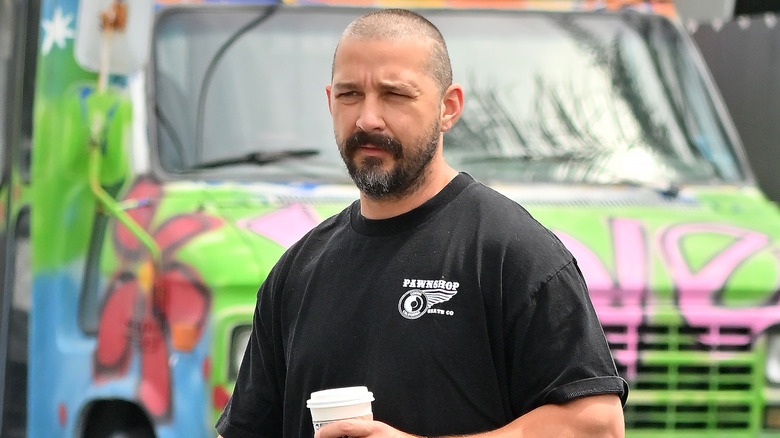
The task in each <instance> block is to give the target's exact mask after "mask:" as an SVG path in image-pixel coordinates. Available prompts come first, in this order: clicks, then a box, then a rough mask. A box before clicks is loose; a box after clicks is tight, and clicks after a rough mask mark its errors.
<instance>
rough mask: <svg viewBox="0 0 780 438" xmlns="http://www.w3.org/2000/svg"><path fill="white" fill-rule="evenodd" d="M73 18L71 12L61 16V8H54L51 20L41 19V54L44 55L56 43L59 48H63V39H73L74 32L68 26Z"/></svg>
mask: <svg viewBox="0 0 780 438" xmlns="http://www.w3.org/2000/svg"><path fill="white" fill-rule="evenodd" d="M72 20H73V14H68V15H65V16H63V15H62V9H61V8H57V9H55V10H54V17H52V19H51V20H43V24H42V25H43V32H44V37H43V48H42V50H43V54H44V55H46V54H48V53H49V51H50V50H51V49H52V47H54V45H55V44H56V45H57V47H59V48H60V49H64V48H65V40H66V39H73V37H74V36H75V34H76V32H75V31H74V30H73V29H71V28H70V27H69V25H70V22H71V21H72Z"/></svg>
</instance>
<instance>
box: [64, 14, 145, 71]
mask: <svg viewBox="0 0 780 438" xmlns="http://www.w3.org/2000/svg"><path fill="white" fill-rule="evenodd" d="M117 8H120V9H121V11H122V17H121V19H120V20H119V21H120V22H121V25H120V26H117V27H116V30H113V29H111V28H110V26H109V28H108V29H105V28H104V27H105V26H104V25H103V23H104V22H105V21H106V16H105V15H104V14H110V13H111V12H112V11H113V10H116V9H117ZM125 13H126V14H125ZM153 17H154V0H82V1H81V2H80V5H79V12H78V21H77V23H76V43H75V45H76V49H75V50H76V61H77V62H78V63H79V65H80V66H81V67H82V68H83V69H85V70H89V71H95V72H100V73H102V74H128V73H132V72H135V71H138V70H139V69H140V68H141V67H143V66H144V64H145V63H146V61H147V57H148V54H149V41H150V39H151V32H152V19H153Z"/></svg>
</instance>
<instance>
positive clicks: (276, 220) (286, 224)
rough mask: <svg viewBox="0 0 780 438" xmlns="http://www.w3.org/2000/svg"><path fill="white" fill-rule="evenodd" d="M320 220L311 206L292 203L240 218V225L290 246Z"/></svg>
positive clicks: (286, 246)
mask: <svg viewBox="0 0 780 438" xmlns="http://www.w3.org/2000/svg"><path fill="white" fill-rule="evenodd" d="M320 220H321V219H320V217H319V215H318V214H317V212H316V211H314V209H313V208H311V206H309V205H305V204H292V205H290V206H288V207H285V208H283V209H281V210H276V211H274V212H272V213H269V214H265V215H262V216H256V217H252V218H249V219H243V220H240V221H238V226H240V227H244V228H248V229H250V230H252V231H254V232H255V233H257V234H260V235H261V236H265V237H267V238H269V239H271V240H273V241H274V242H276V243H278V244H279V245H282V246H283V247H285V248H288V247H290V246H291V245H292V244H293V243H295V242H297V241H298V239H300V238H301V237H303V236H304V235H305V234H306V233H307V232H309V230H311V229H312V228H314V226H315V225H317V224H318V223H320Z"/></svg>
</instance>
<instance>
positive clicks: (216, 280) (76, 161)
mask: <svg viewBox="0 0 780 438" xmlns="http://www.w3.org/2000/svg"><path fill="white" fill-rule="evenodd" d="M272 3H275V2H271V1H266V2H262V1H238V0H236V1H234V2H229V1H203V2H187V3H186V4H185V3H184V2H182V3H179V2H176V1H160V2H158V3H157V4H153V3H152V0H133V1H126V2H123V1H116V2H114V1H112V0H31V1H17V0H5V1H0V21H1V22H2V26H0V61H1V62H0V93H2V94H3V95H2V99H0V123H2V124H0V130H1V131H2V136H0V142H1V143H0V146H2V147H1V148H0V151H2V153H1V154H0V162H1V163H2V172H3V174H2V186H1V187H0V189H1V190H0V199H2V207H0V212H2V221H1V222H0V224H2V233H1V236H0V237H2V242H3V247H2V248H3V258H2V261H3V264H2V271H1V272H2V277H1V278H0V280H2V291H3V293H2V301H1V303H2V307H0V309H1V310H2V313H0V357H1V358H3V359H2V360H1V361H0V388H2V391H0V407H1V408H2V417H0V419H1V420H0V421H2V422H1V423H0V435H1V436H3V437H17V436H29V437H46V438H51V437H89V438H95V437H97V438H100V437H109V436H128V437H136V438H138V437H142V438H148V437H160V438H163V437H168V438H171V437H210V436H215V431H214V429H213V424H214V421H215V420H216V418H217V416H218V415H219V413H220V412H221V410H222V408H223V407H224V406H225V403H226V402H227V400H228V398H229V396H230V393H231V391H232V388H233V385H234V381H235V377H236V370H237V367H238V366H239V363H240V361H241V358H242V355H243V351H244V349H245V345H246V342H247V338H248V334H249V331H250V323H251V319H252V315H253V309H254V303H255V298H256V292H257V288H258V287H259V285H260V284H261V283H262V281H263V280H264V278H265V276H266V275H267V273H268V272H269V270H270V269H271V267H272V266H273V264H274V262H275V261H276V260H277V259H278V257H280V255H281V254H282V253H283V251H284V250H285V249H286V248H287V247H289V246H290V245H291V244H292V243H293V242H295V241H296V239H298V238H300V237H301V236H302V235H303V234H304V233H306V232H307V231H308V230H310V229H311V228H312V227H314V226H315V225H316V224H318V223H319V222H320V221H322V220H323V219H325V218H327V217H329V216H331V215H333V214H335V213H336V212H338V211H340V210H341V209H342V208H344V207H345V206H346V205H348V204H349V203H350V202H351V201H353V200H354V199H356V198H357V196H358V193H357V191H356V189H355V188H354V186H353V184H352V183H351V181H350V180H349V178H348V176H347V172H346V170H345V168H344V165H343V163H342V161H341V158H340V156H339V154H338V152H337V148H336V145H335V142H334V139H333V129H332V125H331V119H330V116H329V113H328V108H327V102H326V96H325V91H324V90H325V85H326V84H327V83H328V82H329V81H330V74H331V70H330V69H331V61H332V56H333V50H334V48H335V46H336V42H337V40H338V37H339V35H340V32H341V30H342V29H343V28H344V27H345V25H346V24H347V23H348V22H350V21H351V20H352V19H353V18H355V17H356V16H358V15H359V14H361V13H363V12H364V11H365V10H366V9H365V8H369V7H374V6H376V5H382V6H384V5H390V4H391V3H392V2H389V1H383V2H373V1H362V2H359V3H362V4H363V5H362V6H354V5H352V6H347V7H344V6H337V5H317V4H314V3H317V2H311V1H310V2H304V1H300V2H298V3H299V4H291V3H289V2H288V3H282V4H272ZM304 3H306V4H304ZM333 3H346V2H344V1H340V2H333ZM602 3H604V2H590V1H581V2H578V1H568V2H522V1H516V2H508V1H504V2H498V1H491V2H473V1H472V2H466V1H454V0H453V1H451V2H449V1H444V0H441V1H429V2H425V1H424V2H417V3H416V4H417V5H418V6H426V7H427V9H421V11H422V12H423V13H424V14H425V15H426V16H427V17H428V18H430V19H431V21H433V22H434V23H435V24H436V25H438V26H439V27H440V29H441V30H442V32H443V34H444V36H445V38H446V40H447V42H448V45H449V49H450V52H451V57H452V63H453V69H454V76H455V79H456V81H458V82H459V83H461V84H462V85H463V86H464V89H465V94H466V96H465V97H466V105H465V110H464V113H463V116H462V118H461V120H460V121H459V122H458V123H457V125H456V126H455V128H454V129H453V130H452V131H450V132H448V133H447V134H446V135H445V155H446V157H447V159H448V160H449V162H450V163H451V164H452V165H453V166H454V167H456V168H458V169H460V170H462V171H465V172H468V173H470V174H471V175H472V176H474V177H475V178H476V179H478V180H480V181H482V182H484V183H485V184H488V185H490V186H492V187H494V188H496V189H497V190H499V191H500V192H502V193H504V194H506V195H507V196H509V197H511V198H512V199H515V200H517V201H518V202H520V203H521V204H522V205H524V206H525V207H526V208H527V209H528V210H529V211H531V213H532V214H533V215H535V216H536V217H537V218H538V219H539V220H540V221H541V222H542V223H544V224H545V225H546V226H548V227H549V228H550V229H552V230H553V231H554V232H555V233H556V234H557V235H558V236H559V237H560V239H561V240H562V241H563V242H564V243H565V244H566V245H567V246H568V248H569V249H570V250H571V251H572V252H573V253H574V255H575V256H576V257H577V259H578V261H579V264H580V266H581V267H582V270H583V272H584V275H585V277H586V280H587V283H588V285H589V287H590V291H591V294H592V299H593V302H594V305H595V307H596V310H597V312H598V315H599V317H600V319H601V321H602V324H603V327H604V331H605V334H606V336H607V339H608V341H609V344H610V347H611V349H612V352H613V355H614V358H615V361H616V363H617V365H618V368H619V371H620V373H621V375H622V376H623V377H625V378H626V379H627V380H628V381H629V383H630V385H631V388H632V390H631V394H630V397H629V399H628V403H627V405H626V407H625V418H626V428H627V434H628V436H629V437H661V436H664V437H667V436H678V437H692V436H707V437H711V438H715V437H729V438H735V437H736V438H739V437H780V302H779V301H780V211H778V207H777V206H776V205H775V204H773V203H771V202H769V201H768V200H767V199H766V197H765V196H764V194H763V193H762V192H761V191H760V190H759V189H758V188H757V186H756V184H755V182H754V179H753V176H752V174H751V170H750V168H749V166H748V164H747V162H746V159H745V155H744V153H743V149H742V147H741V145H740V140H739V138H738V137H737V135H736V133H735V129H734V127H733V125H732V122H731V120H730V117H729V115H728V114H727V113H726V111H725V110H724V105H723V103H722V102H721V99H720V98H719V95H718V93H717V91H716V90H715V89H714V88H713V85H712V81H711V79H710V77H709V74H708V73H707V71H706V70H705V68H704V66H703V62H702V60H701V58H700V56H699V54H698V52H697V50H696V47H695V46H694V45H693V44H692V42H691V40H690V38H689V37H688V35H687V34H686V33H685V32H684V31H683V30H682V29H681V27H680V25H679V21H680V20H676V19H675V18H674V11H673V8H671V6H670V3H669V2H658V3H647V2H641V3H638V4H636V5H635V7H632V8H622V7H613V8H606V7H600V6H599V4H602ZM611 3H616V2H611ZM617 3H618V4H619V3H621V2H617ZM631 3H636V2H631ZM404 4H405V5H409V4H410V2H404ZM466 4H468V5H470V6H474V5H475V4H476V5H479V6H495V8H487V7H483V8H481V9H473V10H466V9H464V8H461V7H460V6H463V5H466ZM561 5H564V6H566V7H565V9H566V10H559V9H561V8H562V6H561ZM510 6H516V8H510ZM544 6H555V8H558V9H556V10H552V9H550V8H548V10H542V9H540V7H544ZM553 9H554V8H553ZM431 317H435V315H431Z"/></svg>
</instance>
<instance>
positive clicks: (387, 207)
mask: <svg viewBox="0 0 780 438" xmlns="http://www.w3.org/2000/svg"><path fill="white" fill-rule="evenodd" d="M457 174H458V171H456V170H455V169H453V168H452V167H450V166H449V165H448V164H443V165H441V166H435V167H434V166H432V168H431V169H429V170H427V171H426V173H425V175H423V178H425V180H424V181H423V183H422V184H421V185H420V187H419V188H417V190H415V191H414V192H411V193H409V194H406V195H404V196H402V197H400V198H392V199H373V198H369V197H368V196H366V195H365V194H363V193H362V192H361V193H360V214H362V215H363V217H365V218H367V219H387V218H391V217H395V216H398V215H401V214H404V213H406V212H408V211H411V210H414V209H415V208H417V207H419V206H420V205H422V204H423V203H425V201H427V200H429V199H431V198H433V197H434V196H436V194H437V193H439V192H440V191H441V189H443V188H444V187H445V186H446V185H447V184H449V182H450V181H452V179H453V178H455V176H456V175H457Z"/></svg>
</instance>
